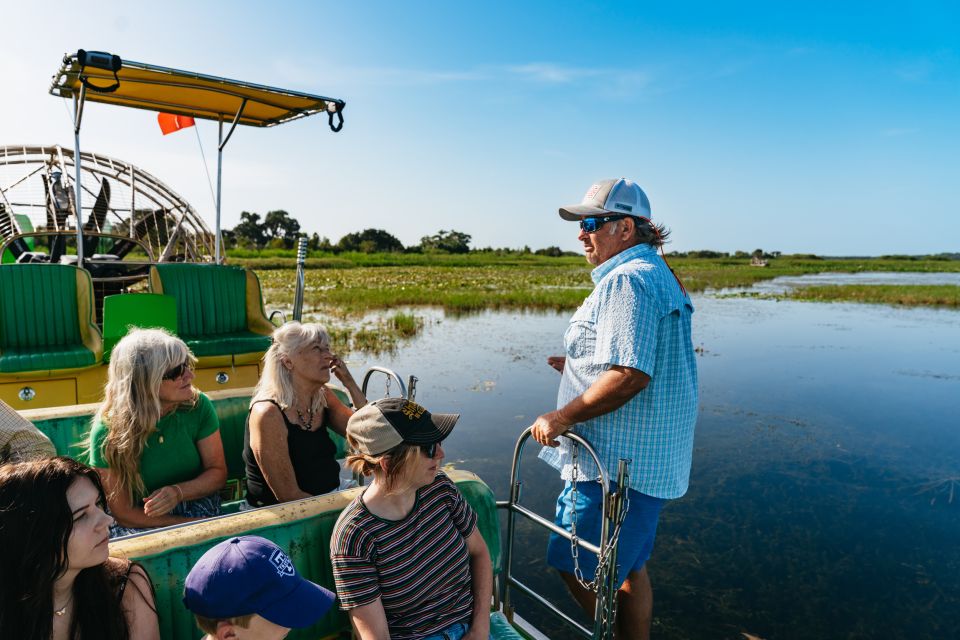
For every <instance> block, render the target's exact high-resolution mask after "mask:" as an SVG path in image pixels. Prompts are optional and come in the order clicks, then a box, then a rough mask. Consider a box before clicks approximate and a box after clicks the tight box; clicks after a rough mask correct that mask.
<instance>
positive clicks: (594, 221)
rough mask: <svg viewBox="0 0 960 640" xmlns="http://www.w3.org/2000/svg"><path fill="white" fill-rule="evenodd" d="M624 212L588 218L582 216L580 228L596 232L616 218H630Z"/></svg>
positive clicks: (588, 231)
mask: <svg viewBox="0 0 960 640" xmlns="http://www.w3.org/2000/svg"><path fill="white" fill-rule="evenodd" d="M629 217H630V216H626V215H623V214H617V215H610V216H589V217H587V218H580V229H582V230H583V231H586V232H587V233H595V232H596V231H597V230H599V229H600V227H602V226H603V225H605V224H607V223H608V222H613V221H614V220H623V219H624V218H629Z"/></svg>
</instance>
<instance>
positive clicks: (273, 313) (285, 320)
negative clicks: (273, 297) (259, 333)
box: [267, 309, 287, 326]
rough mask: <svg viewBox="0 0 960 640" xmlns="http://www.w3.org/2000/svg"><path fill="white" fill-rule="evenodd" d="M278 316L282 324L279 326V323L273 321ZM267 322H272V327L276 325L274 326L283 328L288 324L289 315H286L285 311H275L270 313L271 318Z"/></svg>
mask: <svg viewBox="0 0 960 640" xmlns="http://www.w3.org/2000/svg"><path fill="white" fill-rule="evenodd" d="M277 315H279V316H280V324H279V325H277V323H276V322H274V321H273V318H274V316H277ZM267 320H269V321H270V324H272V325H274V326H283V325H285V324H287V314H285V313H284V312H283V310H281V309H274V310H273V311H271V312H270V317H269V318H267Z"/></svg>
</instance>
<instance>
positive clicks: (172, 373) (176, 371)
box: [163, 362, 193, 380]
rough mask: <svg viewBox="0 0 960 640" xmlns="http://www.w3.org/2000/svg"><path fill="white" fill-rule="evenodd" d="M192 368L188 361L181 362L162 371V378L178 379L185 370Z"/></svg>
mask: <svg viewBox="0 0 960 640" xmlns="http://www.w3.org/2000/svg"><path fill="white" fill-rule="evenodd" d="M192 369H193V367H191V366H190V363H189V362H183V363H181V364H178V365H177V366H175V367H174V368H173V369H170V370H169V371H167V372H166V373H164V374H163V379H164V380H176V379H178V378H181V377H183V374H185V373H186V372H187V371H191V370H192Z"/></svg>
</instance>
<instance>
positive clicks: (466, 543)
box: [330, 398, 493, 640]
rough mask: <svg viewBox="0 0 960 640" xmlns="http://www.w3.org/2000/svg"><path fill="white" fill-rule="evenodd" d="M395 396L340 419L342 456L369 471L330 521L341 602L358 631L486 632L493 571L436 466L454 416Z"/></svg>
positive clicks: (367, 636)
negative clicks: (347, 452)
mask: <svg viewBox="0 0 960 640" xmlns="http://www.w3.org/2000/svg"><path fill="white" fill-rule="evenodd" d="M459 417H460V416H459V415H456V414H436V413H435V414H431V413H430V412H429V411H427V410H426V409H425V408H424V407H422V406H420V405H418V404H416V403H415V402H410V401H408V400H405V399H403V398H384V399H383V400H377V401H376V402H373V403H371V404H368V405H367V406H365V407H363V408H362V409H359V410H358V411H357V412H356V413H355V414H353V416H352V417H351V418H350V421H349V422H348V423H347V441H348V442H349V443H350V446H351V447H352V448H353V450H354V452H355V453H354V454H353V455H351V456H349V457H348V458H347V464H348V465H349V466H350V467H351V468H352V469H353V470H354V471H355V472H359V473H362V474H363V475H365V476H371V477H372V478H373V480H372V482H371V483H370V485H369V486H368V487H367V488H366V489H365V490H364V492H363V493H362V494H360V495H359V496H357V497H356V498H355V499H354V500H353V502H351V503H350V504H349V505H348V506H347V508H346V509H344V510H343V513H342V514H340V518H339V519H338V520H337V524H336V526H334V529H333V535H332V536H331V541H330V559H331V561H332V563H333V577H334V580H335V581H336V585H337V595H338V597H339V598H340V606H341V608H343V609H344V610H346V611H347V612H348V613H349V615H350V621H351V622H352V623H353V627H354V629H355V630H356V633H357V636H358V637H359V638H361V640H380V639H381V638H386V637H388V636H389V637H390V638H393V639H399V640H413V639H414V638H417V639H428V640H438V639H440V638H444V639H447V640H458V639H460V638H468V639H470V640H486V639H487V638H488V636H489V633H490V597H491V594H492V590H493V571H492V568H491V564H490V554H489V552H488V551H487V545H486V543H485V542H484V541H483V537H482V536H481V535H480V532H479V530H478V529H477V515H476V514H475V513H474V511H473V509H471V508H470V505H468V504H467V502H466V500H464V498H463V496H462V495H460V491H458V490H457V487H456V485H454V484H453V482H452V481H451V480H450V478H448V477H447V475H446V474H445V473H443V472H442V471H440V462H441V460H443V447H442V446H441V443H442V442H443V440H444V438H446V437H447V436H448V435H450V432H451V431H452V430H453V427H454V425H455V424H456V422H457V419H458V418H459Z"/></svg>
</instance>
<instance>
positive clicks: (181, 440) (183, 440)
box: [90, 393, 220, 499]
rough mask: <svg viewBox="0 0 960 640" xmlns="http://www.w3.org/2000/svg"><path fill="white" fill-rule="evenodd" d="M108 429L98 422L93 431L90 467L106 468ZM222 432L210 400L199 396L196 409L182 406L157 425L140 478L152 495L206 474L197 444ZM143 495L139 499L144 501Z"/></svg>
mask: <svg viewBox="0 0 960 640" xmlns="http://www.w3.org/2000/svg"><path fill="white" fill-rule="evenodd" d="M109 429H110V427H109V426H107V425H105V424H103V422H101V421H99V420H98V421H97V422H95V423H94V425H93V429H92V430H91V431H90V440H91V447H90V466H92V467H98V468H100V469H107V468H109V466H110V465H108V464H107V461H106V460H104V458H103V443H104V440H105V439H106V437H107V432H108V430H109ZM219 429H220V420H219V419H218V418H217V412H216V410H215V409H214V408H213V403H212V402H211V401H210V398H208V397H207V396H205V395H204V394H202V393H201V394H200V395H199V396H198V397H197V403H196V404H195V405H194V406H193V407H181V408H179V409H177V410H176V411H174V412H173V413H171V414H168V415H166V416H164V417H162V418H160V420H159V421H158V422H157V430H156V431H154V432H153V433H152V434H150V437H149V438H147V444H146V445H145V446H144V448H143V455H142V456H141V458H140V477H141V478H143V484H144V486H145V487H146V489H147V494H146V495H150V494H151V493H153V492H154V491H156V490H157V489H159V488H160V487H164V486H167V485H171V484H175V483H177V482H186V481H188V480H193V479H194V478H196V477H197V476H198V475H200V472H201V471H203V463H202V461H201V460H200V451H198V450H197V442H199V441H200V440H203V439H204V438H206V437H207V436H210V435H212V434H213V433H215V432H216V431H217V430H219ZM142 498H143V496H138V499H142Z"/></svg>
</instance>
